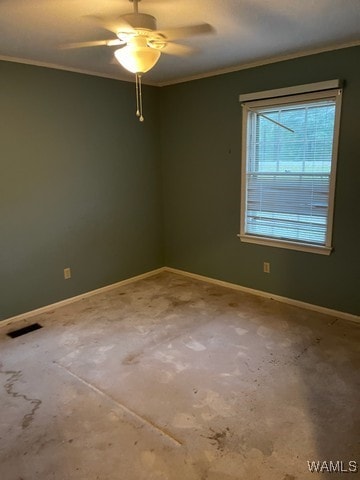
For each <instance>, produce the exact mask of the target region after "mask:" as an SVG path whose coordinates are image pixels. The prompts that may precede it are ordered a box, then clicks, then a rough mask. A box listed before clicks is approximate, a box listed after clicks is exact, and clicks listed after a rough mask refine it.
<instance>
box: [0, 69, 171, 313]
mask: <svg viewBox="0 0 360 480" xmlns="http://www.w3.org/2000/svg"><path fill="white" fill-rule="evenodd" d="M158 96H159V90H158V89H156V88H151V87H145V89H144V102H145V105H144V108H145V114H146V120H145V122H144V124H140V123H139V121H138V120H137V119H136V117H135V114H134V112H135V89H134V85H133V84H130V83H126V82H119V81H115V80H109V79H104V78H98V77H93V76H88V75H80V74H75V73H70V72H64V71H59V70H52V69H45V68H40V67H34V66H28V65H20V64H16V63H8V62H0V99H1V101H0V105H1V120H0V319H4V318H8V317H10V316H13V315H16V314H19V313H22V312H26V311H29V310H32V309H35V308H38V307H41V306H43V305H48V304H51V303H53V302H56V301H59V300H61V299H64V298H68V297H72V296H74V295H77V294H80V293H82V292H87V291H89V290H92V289H95V288H99V287H101V286H104V285H108V284H111V283H114V282H117V281H119V280H122V279H124V278H128V277H131V276H134V275H137V274H140V273H143V272H146V271H149V270H152V269H154V268H157V267H159V266H161V265H163V258H162V248H161V216H160V215H161V207H160V200H161V198H160V168H159V135H158V131H159V108H158V105H159V101H158ZM65 267H71V269H72V278H71V279H70V280H67V281H65V280H64V279H63V269H64V268H65Z"/></svg>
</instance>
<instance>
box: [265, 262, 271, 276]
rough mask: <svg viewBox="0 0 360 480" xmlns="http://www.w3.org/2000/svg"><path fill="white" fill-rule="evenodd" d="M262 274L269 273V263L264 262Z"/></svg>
mask: <svg viewBox="0 0 360 480" xmlns="http://www.w3.org/2000/svg"><path fill="white" fill-rule="evenodd" d="M264 273H270V263H269V262H264Z"/></svg>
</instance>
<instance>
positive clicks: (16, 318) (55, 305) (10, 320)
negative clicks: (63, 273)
mask: <svg viewBox="0 0 360 480" xmlns="http://www.w3.org/2000/svg"><path fill="white" fill-rule="evenodd" d="M163 271H165V267H161V268H157V269H156V270H151V271H150V272H146V273H142V274H140V275H136V276H135V277H130V278H126V279H125V280H121V281H120V282H116V283H112V284H111V285H106V286H105V287H101V288H97V289H95V290H91V291H90V292H85V293H82V294H80V295H76V296H75V297H70V298H66V299H65V300H60V301H59V302H55V303H52V304H51V305H45V306H44V307H40V308H37V309H36V310H31V311H29V312H25V313H21V314H20V315H15V316H14V317H10V318H7V319H6V320H2V321H0V328H2V327H6V326H8V325H10V324H12V323H14V322H19V321H20V320H26V319H28V318H31V317H35V316H36V315H41V314H42V313H47V312H50V311H51V310H54V308H59V307H63V306H65V305H70V304H71V303H74V302H78V301H79V300H82V299H83V298H88V297H92V296H93V295H97V294H98V293H103V292H108V291H109V290H113V289H114V288H117V287H121V286H123V285H128V284H129V283H133V282H137V281H138V280H143V279H144V278H148V277H152V276H153V275H156V274H158V273H161V272H163Z"/></svg>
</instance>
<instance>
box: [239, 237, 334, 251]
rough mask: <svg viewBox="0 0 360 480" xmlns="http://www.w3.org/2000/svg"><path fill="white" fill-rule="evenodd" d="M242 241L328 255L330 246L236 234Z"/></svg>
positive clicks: (330, 249)
mask: <svg viewBox="0 0 360 480" xmlns="http://www.w3.org/2000/svg"><path fill="white" fill-rule="evenodd" d="M237 236H238V237H239V238H240V240H241V241H242V242H245V243H254V244H257V245H265V246H268V247H277V248H286V249H289V250H297V251H299V252H308V253H317V254H320V255H330V253H331V252H332V250H333V249H332V247H323V246H316V245H308V244H306V243H298V242H289V241H286V240H275V239H273V238H266V237H254V236H251V235H242V234H239V235H237Z"/></svg>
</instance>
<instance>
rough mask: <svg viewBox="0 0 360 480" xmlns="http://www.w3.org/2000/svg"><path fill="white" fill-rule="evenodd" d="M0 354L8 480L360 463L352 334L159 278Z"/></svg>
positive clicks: (287, 474)
mask: <svg viewBox="0 0 360 480" xmlns="http://www.w3.org/2000/svg"><path fill="white" fill-rule="evenodd" d="M33 322H39V323H40V324H41V325H43V328H42V329H40V330H37V331H34V332H32V333H29V334H27V335H24V336H21V337H18V338H16V339H10V338H9V337H8V336H6V333H7V332H8V331H9V330H11V329H14V328H19V327H21V326H23V325H26V324H29V323H33ZM0 352H1V353H0V383H1V386H0V388H1V389H0V401H1V419H0V463H1V480H20V479H22V480H33V479H41V480H42V479H44V480H45V479H46V480H48V479H54V480H55V479H56V480H67V479H71V480H72V479H74V480H78V479H82V480H95V479H99V480H165V479H169V480H195V479H196V480H235V479H246V480H252V479H254V480H255V479H264V480H295V479H296V480H301V479H310V478H311V479H314V478H321V479H326V478H331V479H335V478H344V473H330V472H328V471H326V468H325V467H324V465H323V464H321V465H323V473H311V472H310V471H309V467H308V462H311V461H319V462H324V461H326V462H327V464H326V465H329V462H330V461H332V462H334V464H333V467H332V468H333V469H335V470H336V469H338V470H339V469H340V468H341V469H342V470H343V471H344V470H345V469H347V470H349V469H350V470H351V469H352V467H353V465H354V464H353V463H350V464H349V462H352V461H353V462H357V463H358V464H359V465H360V443H359V433H360V408H359V405H360V373H359V372H360V325H359V324H355V323H351V322H346V321H342V320H336V318H334V317H327V316H325V315H321V314H317V313H313V312H309V311H306V310H302V309H300V308H295V307H290V306H287V305H284V304H280V303H277V302H275V301H272V300H267V299H262V298H260V297H255V296H251V295H248V294H244V293H240V292H236V291H232V290H229V289H226V288H223V287H218V286H214V285H211V284H207V283H205V282H200V281H196V280H190V279H188V278H185V277H182V276H180V275H176V274H173V273H162V274H159V275H157V276H154V277H151V278H149V279H146V280H142V281H139V282H137V283H134V284H130V285H127V286H124V287H120V288H117V289H114V290H112V291H110V292H107V293H103V294H99V295H96V296H93V297H91V298H88V299H86V300H81V301H79V302H77V303H74V304H72V305H70V306H67V307H63V308H58V309H56V310H54V311H53V312H51V313H48V314H44V315H41V316H38V317H35V318H34V317H33V318H31V319H29V320H28V321H27V322H21V323H19V324H16V326H15V325H13V326H12V327H11V328H10V327H6V328H2V329H1V330H0ZM335 462H338V463H335ZM339 462H343V463H339ZM359 475H360V474H359V473H352V472H350V473H348V476H347V477H345V478H354V479H355V478H359Z"/></svg>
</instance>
